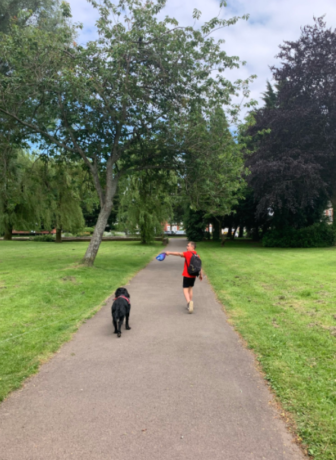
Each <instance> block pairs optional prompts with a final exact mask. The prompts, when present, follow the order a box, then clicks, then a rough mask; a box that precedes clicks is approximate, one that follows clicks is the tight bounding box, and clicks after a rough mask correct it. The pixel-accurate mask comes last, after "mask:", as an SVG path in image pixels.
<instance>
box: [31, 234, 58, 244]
mask: <svg viewBox="0 0 336 460" xmlns="http://www.w3.org/2000/svg"><path fill="white" fill-rule="evenodd" d="M30 239H31V240H32V241H45V242H53V243H54V242H55V238H54V237H53V236H52V235H38V236H33V237H31V238H30Z"/></svg>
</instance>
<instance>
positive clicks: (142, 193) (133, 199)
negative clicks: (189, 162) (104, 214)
mask: <svg viewBox="0 0 336 460" xmlns="http://www.w3.org/2000/svg"><path fill="white" fill-rule="evenodd" d="M175 187H176V178H175V177H174V175H173V173H172V172H170V171H158V172H156V171H155V172H153V171H141V172H139V173H137V174H134V175H132V176H130V177H127V178H126V179H125V180H124V184H122V187H121V199H120V207H119V213H118V217H119V219H118V220H119V224H121V225H122V226H123V227H124V228H125V229H127V230H128V231H130V232H131V233H137V232H139V233H140V238H141V243H142V244H147V243H150V242H151V241H152V240H153V239H154V237H155V236H156V235H161V234H162V225H163V223H164V222H166V221H167V220H168V219H169V218H170V217H171V215H172V212H173V210H172V198H171V196H170V194H171V193H172V192H173V190H174V189H175Z"/></svg>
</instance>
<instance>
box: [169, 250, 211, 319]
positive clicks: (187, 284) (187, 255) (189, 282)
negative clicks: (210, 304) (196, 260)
mask: <svg viewBox="0 0 336 460" xmlns="http://www.w3.org/2000/svg"><path fill="white" fill-rule="evenodd" d="M195 249H196V243H194V242H193V241H189V243H188V244H187V251H186V252H166V255H167V256H178V257H184V269H183V273H182V276H183V294H184V297H185V299H186V301H187V310H188V312H189V313H192V312H193V311H194V302H193V287H194V284H195V279H196V276H191V275H189V273H188V265H189V264H190V259H191V258H192V256H193V254H196V251H195ZM199 277H200V280H201V281H202V279H203V270H201V273H200V275H199Z"/></svg>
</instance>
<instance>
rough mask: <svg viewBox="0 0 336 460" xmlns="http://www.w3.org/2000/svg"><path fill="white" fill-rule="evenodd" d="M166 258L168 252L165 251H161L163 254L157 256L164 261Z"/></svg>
mask: <svg viewBox="0 0 336 460" xmlns="http://www.w3.org/2000/svg"><path fill="white" fill-rule="evenodd" d="M165 258H166V253H165V252H161V254H159V255H158V256H156V260H159V261H160V262H162V261H163V260H165Z"/></svg>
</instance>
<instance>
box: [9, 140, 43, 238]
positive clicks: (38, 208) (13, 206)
mask: <svg viewBox="0 0 336 460" xmlns="http://www.w3.org/2000/svg"><path fill="white" fill-rule="evenodd" d="M33 166H34V162H33V159H32V157H31V156H30V155H29V154H27V153H25V152H24V151H23V150H20V149H18V148H15V147H14V146H13V144H11V143H10V142H8V140H7V139H4V141H3V142H1V138H0V233H2V234H4V239H5V240H11V239H12V232H13V229H16V230H29V231H30V230H35V229H37V228H38V227H39V226H40V225H41V222H42V220H43V213H44V196H43V190H42V187H41V182H40V180H39V177H38V175H36V174H35V170H34V167H33Z"/></svg>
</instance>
